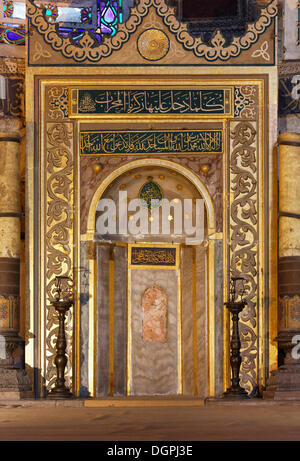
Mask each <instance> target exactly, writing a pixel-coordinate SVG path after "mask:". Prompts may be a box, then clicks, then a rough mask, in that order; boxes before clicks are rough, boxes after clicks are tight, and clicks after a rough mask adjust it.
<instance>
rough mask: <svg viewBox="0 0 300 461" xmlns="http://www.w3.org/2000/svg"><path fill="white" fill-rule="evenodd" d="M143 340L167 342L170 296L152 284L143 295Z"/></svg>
mask: <svg viewBox="0 0 300 461" xmlns="http://www.w3.org/2000/svg"><path fill="white" fill-rule="evenodd" d="M142 308H143V314H142V315H143V320H142V336H143V341H151V342H160V343H166V342H167V337H168V333H167V326H168V325H167V319H168V317H167V316H168V297H167V294H166V292H165V291H164V290H163V289H162V288H160V287H158V286H157V285H152V286H151V287H149V288H147V289H146V290H145V293H144V294H143V297H142Z"/></svg>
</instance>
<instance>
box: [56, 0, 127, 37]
mask: <svg viewBox="0 0 300 461" xmlns="http://www.w3.org/2000/svg"><path fill="white" fill-rule="evenodd" d="M94 2H95V3H94V6H92V7H89V8H83V9H82V10H81V21H82V28H80V29H79V28H77V27H76V28H74V27H72V28H71V27H70V26H69V24H65V26H61V27H60V28H59V30H60V33H61V34H62V35H63V36H69V37H72V39H73V41H75V42H77V41H78V40H79V39H80V38H81V37H82V36H83V34H84V31H85V30H88V31H89V32H90V33H91V34H92V35H93V37H94V38H95V39H96V41H97V42H98V43H101V42H102V38H103V36H107V35H108V36H111V37H113V36H114V35H115V34H116V33H117V30H118V24H120V23H121V22H122V20H123V10H122V0H105V1H104V0H94ZM93 13H94V15H93Z"/></svg>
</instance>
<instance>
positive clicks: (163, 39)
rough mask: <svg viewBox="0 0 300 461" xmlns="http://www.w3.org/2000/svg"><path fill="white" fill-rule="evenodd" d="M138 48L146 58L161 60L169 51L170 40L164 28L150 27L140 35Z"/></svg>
mask: <svg viewBox="0 0 300 461" xmlns="http://www.w3.org/2000/svg"><path fill="white" fill-rule="evenodd" d="M137 48H138V52H139V53H140V55H141V56H142V57H143V58H144V59H148V60H149V61H159V60H160V59H162V58H164V57H165V56H166V54H167V53H168V51H169V48H170V40H169V37H168V36H167V35H166V34H165V33H164V32H163V31H162V30H159V29H148V30H145V32H142V33H141V35H140V36H139V38H138V40H137Z"/></svg>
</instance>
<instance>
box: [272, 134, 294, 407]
mask: <svg viewBox="0 0 300 461" xmlns="http://www.w3.org/2000/svg"><path fill="white" fill-rule="evenodd" d="M299 178H300V134H297V133H284V134H281V135H280V136H279V254H278V256H279V261H278V296H279V300H278V301H279V302H278V336H277V338H276V341H277V342H278V348H279V352H282V353H283V356H284V359H283V364H282V365H281V366H280V367H279V368H278V370H275V371H273V372H272V373H271V377H270V379H269V381H268V383H267V388H266V391H265V392H264V398H271V399H274V400H295V399H300V358H298V355H300V354H299V353H297V351H296V349H295V346H296V343H297V338H295V336H296V335H300V179H299Z"/></svg>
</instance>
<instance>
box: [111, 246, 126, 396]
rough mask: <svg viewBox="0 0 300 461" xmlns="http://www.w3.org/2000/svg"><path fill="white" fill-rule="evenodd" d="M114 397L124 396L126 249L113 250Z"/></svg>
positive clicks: (116, 248) (117, 248)
mask: <svg viewBox="0 0 300 461" xmlns="http://www.w3.org/2000/svg"><path fill="white" fill-rule="evenodd" d="M114 258H115V266H114V395H125V394H126V351H127V248H125V247H115V249H114Z"/></svg>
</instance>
